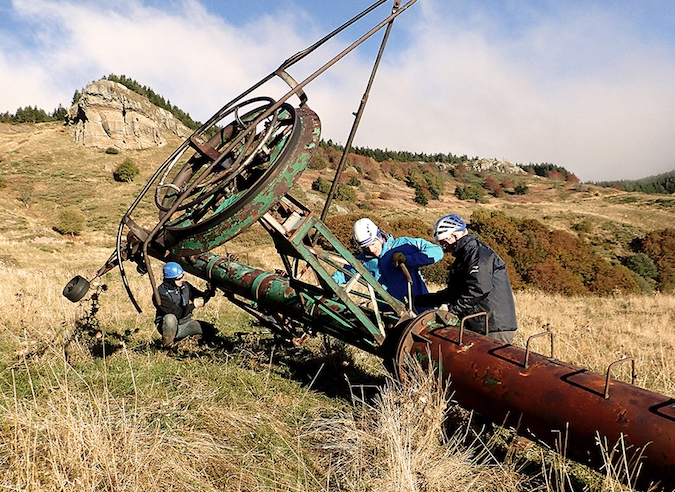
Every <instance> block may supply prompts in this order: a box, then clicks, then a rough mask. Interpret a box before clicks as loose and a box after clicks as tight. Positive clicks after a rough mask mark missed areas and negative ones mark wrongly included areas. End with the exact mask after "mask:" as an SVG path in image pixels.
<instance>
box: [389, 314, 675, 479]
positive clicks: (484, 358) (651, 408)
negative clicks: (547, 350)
mask: <svg viewBox="0 0 675 492" xmlns="http://www.w3.org/2000/svg"><path fill="white" fill-rule="evenodd" d="M456 321H457V319H456V318H455V317H454V316H453V315H451V314H449V313H448V312H447V311H438V310H436V311H431V312H426V313H424V314H422V315H420V316H419V317H417V318H416V319H415V320H414V321H413V322H412V323H411V324H410V325H409V326H408V328H407V332H405V333H404V334H403V336H402V338H401V341H400V343H399V346H398V349H397V355H396V357H397V363H398V366H399V368H400V367H402V364H403V361H404V359H405V358H406V357H407V356H408V354H412V355H413V356H414V357H415V358H416V359H417V360H419V361H421V362H422V364H423V366H428V364H429V363H430V362H431V363H433V364H434V365H435V366H436V367H438V368H440V372H441V375H442V377H443V378H445V379H447V380H450V388H451V390H452V391H453V395H454V396H453V398H454V399H455V400H456V401H457V403H458V404H459V405H460V406H462V407H463V408H466V409H468V410H474V411H476V412H477V413H479V414H481V415H483V416H484V417H486V418H488V419H490V420H491V421H493V422H495V423H497V424H502V425H505V426H512V427H514V428H515V429H516V431H517V432H518V434H520V435H523V436H525V437H528V438H530V439H533V440H536V441H540V442H543V443H545V444H546V445H548V446H550V447H552V448H554V449H556V450H557V451H558V452H560V453H563V454H565V455H566V456H567V457H568V458H571V459H573V460H575V461H578V462H580V463H584V464H586V465H589V466H591V467H593V468H595V469H600V468H601V467H602V466H603V465H604V460H603V456H602V452H601V449H600V447H599V446H598V444H597V438H598V437H602V438H606V439H607V442H608V443H609V444H610V446H613V445H614V444H616V443H617V442H619V440H621V439H622V440H623V443H624V446H625V449H627V450H628V454H629V455H634V457H635V458H637V459H638V460H639V462H640V464H641V467H642V470H641V472H640V474H639V476H638V479H637V485H638V486H640V487H645V488H647V487H649V486H650V483H651V482H654V483H656V482H658V483H659V486H660V487H665V489H666V490H672V489H673V488H674V487H675V399H673V398H671V397H668V396H664V395H661V394H658V393H654V392H652V391H648V390H646V389H642V388H639V387H637V386H634V385H632V384H628V383H624V382H621V381H618V380H614V379H609V378H608V377H605V376H604V375H602V374H597V373H594V372H591V371H588V370H586V369H582V368H579V367H575V366H573V365H571V364H568V363H564V362H561V361H558V360H556V359H554V358H553V357H552V356H551V357H547V356H544V355H541V354H537V353H529V352H527V353H526V351H525V350H524V349H522V348H519V347H516V346H513V345H509V344H504V343H502V342H498V341H495V340H492V339H490V338H487V337H486V336H483V335H480V334H478V333H474V332H472V331H468V330H464V331H463V333H461V329H460V327H459V326H455V324H457V323H456ZM460 340H461V341H460ZM629 458H630V456H629Z"/></svg>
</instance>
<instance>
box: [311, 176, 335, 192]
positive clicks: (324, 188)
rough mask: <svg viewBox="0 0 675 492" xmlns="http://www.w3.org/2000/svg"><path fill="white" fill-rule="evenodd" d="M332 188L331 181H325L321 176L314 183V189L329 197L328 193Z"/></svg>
mask: <svg viewBox="0 0 675 492" xmlns="http://www.w3.org/2000/svg"><path fill="white" fill-rule="evenodd" d="M330 186H331V184H330V181H328V180H327V179H323V178H322V177H321V176H319V177H318V178H316V179H315V180H314V181H312V189H313V190H314V191H318V192H319V193H323V194H325V195H327V194H328V192H329V191H330Z"/></svg>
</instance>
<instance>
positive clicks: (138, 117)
mask: <svg viewBox="0 0 675 492" xmlns="http://www.w3.org/2000/svg"><path fill="white" fill-rule="evenodd" d="M66 121H67V124H68V126H69V127H70V128H71V129H72V132H73V135H74V137H75V140H76V141H77V142H79V143H81V144H83V145H84V146H85V147H98V148H102V149H106V148H109V147H115V148H118V149H137V150H138V149H147V148H150V147H161V146H163V145H166V142H167V140H166V139H167V135H168V134H169V133H172V134H174V135H177V136H179V137H181V138H185V137H187V136H188V135H190V134H191V133H192V131H191V130H190V129H189V128H188V127H186V126H185V125H184V124H183V123H181V122H180V121H179V120H178V119H176V118H175V117H174V116H173V114H171V113H170V112H169V111H167V110H165V109H162V108H159V107H157V106H155V105H154V104H152V103H151V102H150V101H148V99H147V98H146V97H144V96H141V95H140V94H136V93H135V92H133V91H131V90H129V89H127V88H126V87H125V86H123V85H122V84H119V83H117V82H112V81H110V80H98V81H96V82H92V83H91V84H89V85H87V86H86V87H85V88H84V90H83V91H82V97H81V98H80V100H79V101H77V102H76V103H75V104H73V106H72V107H71V108H70V109H69V110H68V118H67V120H66Z"/></svg>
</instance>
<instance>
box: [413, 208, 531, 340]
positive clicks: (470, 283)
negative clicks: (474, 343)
mask: <svg viewBox="0 0 675 492" xmlns="http://www.w3.org/2000/svg"><path fill="white" fill-rule="evenodd" d="M434 240H435V241H436V242H437V243H438V244H440V246H441V248H443V251H444V252H446V253H451V254H452V255H453V256H454V257H455V261H454V263H453V264H452V267H451V268H450V274H449V276H448V287H447V288H446V289H444V290H441V291H439V292H434V293H432V294H425V295H420V296H417V298H416V299H415V303H416V304H419V305H423V306H440V305H442V304H447V306H448V310H449V311H450V312H451V313H453V314H454V315H456V316H457V317H459V318H460V319H461V318H464V317H466V316H469V315H471V314H476V313H480V312H485V313H487V315H488V334H487V336H488V337H490V338H493V339H496V340H499V341H502V342H507V343H511V342H512V341H513V335H514V334H515V331H516V328H517V326H518V324H517V321H516V307H515V302H514V299H513V292H512V291H511V283H510V282H509V276H508V273H507V272H506V264H505V263H504V260H502V258H501V257H500V256H499V255H498V254H497V253H496V252H495V251H494V250H493V249H492V248H490V246H488V245H487V244H485V243H483V242H482V241H480V240H479V239H478V238H477V237H476V235H475V234H471V233H470V232H469V231H468V230H467V226H466V222H465V221H464V219H462V218H461V217H460V216H459V215H456V214H450V215H446V216H444V217H441V218H440V219H438V221H436V224H435V225H434ZM465 326H466V327H467V329H469V330H472V331H476V332H478V333H482V334H485V318H484V317H480V316H478V317H476V318H471V319H468V320H467V321H466V323H465Z"/></svg>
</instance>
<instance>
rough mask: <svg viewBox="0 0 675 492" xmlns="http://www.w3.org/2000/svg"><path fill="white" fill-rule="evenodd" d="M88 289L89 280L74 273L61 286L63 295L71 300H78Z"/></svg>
mask: <svg viewBox="0 0 675 492" xmlns="http://www.w3.org/2000/svg"><path fill="white" fill-rule="evenodd" d="M88 291H89V281H88V280H87V279H86V278H84V277H81V276H80V275H76V276H74V277H73V278H72V279H70V281H69V282H68V283H67V284H66V286H65V287H64V288H63V296H64V297H65V298H66V299H68V300H69V301H71V302H78V301H79V300H80V299H82V298H83V297H84V296H85V295H86V294H87V292H88Z"/></svg>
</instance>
